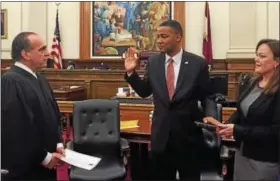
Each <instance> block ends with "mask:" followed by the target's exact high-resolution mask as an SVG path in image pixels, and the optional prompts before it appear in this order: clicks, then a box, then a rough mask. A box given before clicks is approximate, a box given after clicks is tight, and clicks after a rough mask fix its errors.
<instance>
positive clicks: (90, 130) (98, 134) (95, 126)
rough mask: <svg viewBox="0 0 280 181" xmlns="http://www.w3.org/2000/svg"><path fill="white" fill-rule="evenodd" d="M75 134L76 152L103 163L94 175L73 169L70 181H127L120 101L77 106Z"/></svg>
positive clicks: (100, 163) (86, 101) (75, 104)
mask: <svg viewBox="0 0 280 181" xmlns="http://www.w3.org/2000/svg"><path fill="white" fill-rule="evenodd" d="M73 133H74V138H73V143H72V149H73V150H74V151H77V152H80V153H84V154H87V155H92V156H97V157H100V158H101V161H100V162H99V164H98V165H97V166H96V167H95V168H94V169H93V170H90V171H88V170H84V169H81V168H78V167H74V166H72V167H71V168H70V176H69V177H70V180H87V181H93V180H121V179H124V177H125V175H126V169H125V165H124V163H123V158H122V155H121V139H120V113H119V102H118V101H116V100H97V99H92V100H84V101H77V102H74V110H73ZM122 141H124V140H122ZM125 144H127V142H125Z"/></svg>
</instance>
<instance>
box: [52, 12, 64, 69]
mask: <svg viewBox="0 0 280 181" xmlns="http://www.w3.org/2000/svg"><path fill="white" fill-rule="evenodd" d="M60 41H61V39H60V30H59V22H58V9H57V10H56V25H55V31H54V37H53V42H52V50H51V56H52V58H53V60H54V67H55V68H57V69H62V68H63V67H62V51H61V46H60Z"/></svg>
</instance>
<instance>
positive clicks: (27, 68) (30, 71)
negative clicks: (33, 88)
mask: <svg viewBox="0 0 280 181" xmlns="http://www.w3.org/2000/svg"><path fill="white" fill-rule="evenodd" d="M15 66H17V67H19V68H22V69H23V70H25V71H27V72H29V73H31V74H32V75H33V76H34V77H35V78H37V75H36V74H35V73H34V72H33V71H32V70H31V69H30V68H29V67H27V66H26V65H24V64H23V63H21V62H18V61H17V62H16V63H15Z"/></svg>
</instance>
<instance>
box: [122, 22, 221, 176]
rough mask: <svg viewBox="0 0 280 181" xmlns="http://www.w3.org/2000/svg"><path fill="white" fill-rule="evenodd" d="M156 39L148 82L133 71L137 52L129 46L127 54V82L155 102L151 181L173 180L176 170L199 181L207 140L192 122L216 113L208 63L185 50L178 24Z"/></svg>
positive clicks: (170, 24) (166, 27)
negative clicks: (204, 143)
mask: <svg viewBox="0 0 280 181" xmlns="http://www.w3.org/2000/svg"><path fill="white" fill-rule="evenodd" d="M156 36H157V45H158V49H159V50H160V51H161V53H160V54H158V55H155V56H152V57H150V58H149V60H148V63H147V67H146V73H145V75H144V78H140V77H139V75H138V74H137V73H136V72H135V68H136V65H137V56H136V54H135V51H134V50H133V49H131V48H130V49H128V52H127V53H126V54H125V55H124V59H125V70H126V72H127V73H126V74H125V79H126V81H127V82H128V83H129V84H130V85H131V86H132V88H133V89H134V90H135V91H136V92H137V94H138V95H140V96H141V97H148V96H150V95H151V94H152V95H153V99H154V100H153V101H154V115H153V120H152V130H151V151H152V162H153V168H154V169H153V171H152V173H153V176H154V178H153V179H159V180H169V179H170V180H171V179H175V176H176V171H177V170H178V171H179V175H180V179H183V180H185V179H191V180H199V179H200V159H199V157H200V151H201V150H200V147H201V146H202V143H203V136H202V130H201V129H200V128H198V127H196V126H195V124H194V121H196V120H202V119H203V117H206V116H214V117H216V115H217V112H216V104H215V102H214V101H213V100H212V99H210V96H211V94H212V92H211V91H210V89H211V86H210V85H209V82H210V80H209V73H208V65H207V61H206V60H205V59H203V58H201V57H199V56H197V55H194V54H192V53H189V52H186V51H184V50H183V49H182V48H181V40H182V37H183V32H182V27H181V25H180V23H178V22H177V21H175V20H168V21H166V22H163V23H162V24H161V25H160V26H159V28H158V30H157V35H156ZM199 100H200V101H201V102H202V105H203V107H204V111H205V114H203V113H202V112H201V111H200V110H199V108H198V101H199Z"/></svg>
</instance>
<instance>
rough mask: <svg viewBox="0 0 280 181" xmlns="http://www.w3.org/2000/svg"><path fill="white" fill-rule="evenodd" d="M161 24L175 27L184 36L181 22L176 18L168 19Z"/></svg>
mask: <svg viewBox="0 0 280 181" xmlns="http://www.w3.org/2000/svg"><path fill="white" fill-rule="evenodd" d="M159 26H169V27H171V28H172V29H174V30H175V31H176V32H177V33H179V34H180V35H181V36H183V29H182V26H181V24H180V23H179V22H178V21H176V20H167V21H164V22H162V23H161V24H160V25H159Z"/></svg>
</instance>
